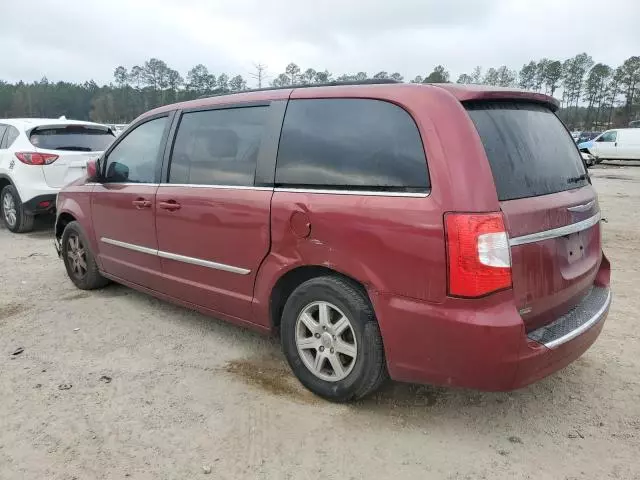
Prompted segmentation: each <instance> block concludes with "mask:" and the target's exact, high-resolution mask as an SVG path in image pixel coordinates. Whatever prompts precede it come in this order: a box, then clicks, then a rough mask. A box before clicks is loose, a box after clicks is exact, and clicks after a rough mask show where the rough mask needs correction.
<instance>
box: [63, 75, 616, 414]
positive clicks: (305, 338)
mask: <svg viewBox="0 0 640 480" xmlns="http://www.w3.org/2000/svg"><path fill="white" fill-rule="evenodd" d="M557 106H558V105H557V103H556V101H555V100H554V99H553V98H551V97H548V96H545V95H541V94H536V93H529V92H524V91H518V90H507V89H497V88H493V87H476V86H462V85H451V84H440V85H408V84H396V83H383V84H357V85H327V86H317V87H298V88H286V89H271V90H263V91H253V92H245V93H239V94H234V95H223V96H216V97H211V98H204V99H199V100H194V101H190V102H185V103H180V104H175V105H169V106H166V107H161V108H158V109H156V110H153V111H151V112H149V113H146V114H144V115H142V116H141V117H140V118H138V119H137V120H135V121H134V122H133V123H132V124H131V126H130V127H129V128H128V129H127V131H126V132H124V133H123V134H122V135H121V136H120V137H118V139H117V140H116V141H115V142H114V143H113V144H112V146H111V147H110V148H109V149H108V150H107V151H106V152H105V153H104V155H103V156H102V157H101V158H100V160H99V161H98V162H97V163H96V164H95V165H90V168H89V175H88V176H87V178H85V179H82V180H79V181H76V182H74V183H73V184H71V185H69V186H67V187H66V188H65V189H64V190H63V191H61V192H60V194H59V195H58V199H57V212H58V218H57V223H56V239H57V245H58V249H59V251H60V253H61V256H62V258H63V260H64V263H65V266H66V269H67V272H68V274H69V276H70V278H71V280H72V281H73V282H74V283H75V284H76V285H77V286H78V287H79V288H82V289H93V288H98V287H101V286H104V285H105V284H106V283H107V282H108V281H109V280H113V281H116V282H118V283H122V284H125V285H128V286H130V287H133V288H136V289H138V290H142V291H144V292H147V293H150V294H152V295H155V296H158V297H160V298H163V299H166V300H169V301H172V302H176V303H179V304H182V305H184V306H187V307H189V308H193V309H196V310H199V311H201V312H203V313H206V314H209V315H211V316H214V317H217V318H222V319H225V320H228V321H231V322H234V323H237V324H240V325H244V326H248V327H252V328H255V329H257V330H261V331H263V332H274V331H279V332H280V336H281V339H282V347H283V350H284V353H285V355H286V358H287V360H288V362H289V364H290V366H291V368H292V370H293V372H294V373H295V374H296V376H297V377H298V378H299V379H300V381H301V382H302V383H303V384H304V385H305V386H306V387H307V388H309V389H310V390H312V391H313V392H315V393H316V394H318V395H321V396H323V397H325V398H328V399H331V400H334V401H348V400H351V399H355V398H359V397H362V396H364V395H366V394H368V393H370V392H372V391H374V390H375V389H376V388H377V387H378V386H379V385H380V384H381V383H382V382H383V381H384V380H385V379H386V378H387V376H390V377H391V378H392V379H395V380H400V381H407V382H424V383H431V384H439V385H456V386H464V387H471V388H476V389H482V390H510V389H515V388H518V387H522V386H524V385H527V384H529V383H531V382H534V381H536V380H538V379H540V378H542V377H544V376H546V375H549V374H550V373H552V372H554V371H556V370H558V369H560V368H562V367H564V366H566V365H567V364H569V363H570V362H571V361H573V360H575V359H576V358H578V357H579V356H580V355H581V354H582V353H583V352H584V351H585V350H587V348H589V346H590V345H591V344H592V343H593V342H594V341H595V339H596V338H597V336H598V334H599V333H600V331H601V329H602V326H603V324H604V320H605V317H606V315H607V313H608V310H609V305H610V302H611V293H610V290H609V277H610V270H609V262H608V261H607V259H606V258H605V256H604V255H603V253H602V245H601V231H600V208H599V205H598V200H597V198H596V192H595V190H594V188H593V187H592V185H591V182H590V179H589V176H588V175H587V172H586V170H585V168H584V165H583V163H582V161H581V157H580V154H579V152H578V150H577V148H576V146H575V144H574V142H573V141H572V139H571V135H570V134H569V132H568V131H567V130H566V129H565V127H564V126H563V124H562V123H561V122H560V120H558V118H557V117H556V115H555V114H554V111H555V110H556V109H557Z"/></svg>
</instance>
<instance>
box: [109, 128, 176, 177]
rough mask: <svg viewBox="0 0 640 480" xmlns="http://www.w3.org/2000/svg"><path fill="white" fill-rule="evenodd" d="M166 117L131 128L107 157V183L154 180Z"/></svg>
mask: <svg viewBox="0 0 640 480" xmlns="http://www.w3.org/2000/svg"><path fill="white" fill-rule="evenodd" d="M167 121H168V119H167V117H162V118H156V119H154V120H150V121H148V122H146V123H143V124H142V125H140V126H138V127H136V128H135V129H134V130H132V131H131V132H130V133H129V134H128V135H127V136H126V137H124V138H123V139H122V141H121V142H120V143H118V145H116V146H115V147H114V149H113V150H111V152H110V153H109V156H108V157H107V165H106V172H105V182H106V183H124V182H132V183H154V182H155V172H156V166H157V165H158V162H159V161H160V147H161V145H162V138H163V135H164V131H165V128H166V126H167Z"/></svg>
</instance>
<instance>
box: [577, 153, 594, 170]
mask: <svg viewBox="0 0 640 480" xmlns="http://www.w3.org/2000/svg"><path fill="white" fill-rule="evenodd" d="M580 155H581V156H582V161H583V162H584V164H585V165H586V166H587V168H589V167H593V166H594V165H595V164H596V157H594V156H593V155H591V154H590V153H585V152H580Z"/></svg>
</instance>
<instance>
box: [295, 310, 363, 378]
mask: <svg viewBox="0 0 640 480" xmlns="http://www.w3.org/2000/svg"><path fill="white" fill-rule="evenodd" d="M296 347H297V348H298V353H299V354H300V357H301V358H302V361H303V362H304V365H305V366H306V367H307V368H308V369H309V371H310V372H311V373H313V374H314V375H315V376H316V377H318V378H320V379H322V380H326V381H328V382H337V381H339V380H342V379H343V378H345V377H347V375H349V373H351V370H353V367H354V365H355V363H356V358H357V355H358V345H357V341H356V336H355V332H354V330H353V326H352V325H351V321H350V320H349V318H348V317H347V316H346V315H345V314H344V313H342V311H340V309H339V308H338V307H336V306H335V305H333V304H331V303H329V302H324V301H321V302H313V303H311V304H309V305H307V306H306V307H305V308H303V309H302V311H301V313H300V315H298V319H297V321H296Z"/></svg>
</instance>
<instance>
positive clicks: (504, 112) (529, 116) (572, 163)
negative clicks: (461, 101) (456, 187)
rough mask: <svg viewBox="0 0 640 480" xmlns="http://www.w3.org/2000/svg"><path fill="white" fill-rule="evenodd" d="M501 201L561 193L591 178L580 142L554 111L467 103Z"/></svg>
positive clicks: (514, 104) (534, 107) (515, 105)
mask: <svg viewBox="0 0 640 480" xmlns="http://www.w3.org/2000/svg"><path fill="white" fill-rule="evenodd" d="M467 110H468V112H469V115H470V116H471V119H472V120H473V123H474V124H475V126H476V129H477V130H478V133H479V134H480V138H481V139H482V143H483V145H484V149H485V151H486V153H487V158H488V159H489V163H490V164H491V171H492V172H493V178H494V181H495V184H496V189H497V191H498V198H499V199H500V200H512V199H516V198H524V197H534V196H538V195H546V194H550V193H556V192H561V191H564V190H569V189H572V188H576V187H579V186H583V185H586V184H587V183H588V180H587V176H586V171H585V169H584V165H583V163H582V160H581V158H580V154H579V153H578V150H577V149H576V145H575V143H574V142H573V140H572V139H571V135H569V134H568V133H567V131H566V129H565V128H564V126H563V125H562V123H561V122H560V120H559V119H558V117H556V116H555V115H554V114H553V112H552V111H551V110H549V109H548V108H545V107H543V106H541V105H535V104H520V103H480V104H471V105H467Z"/></svg>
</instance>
